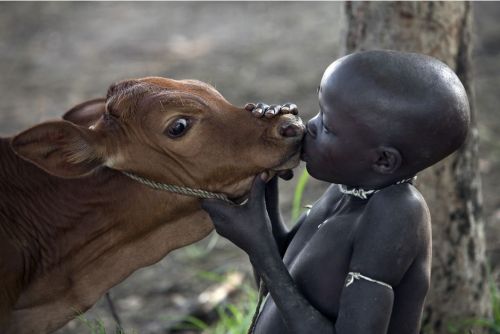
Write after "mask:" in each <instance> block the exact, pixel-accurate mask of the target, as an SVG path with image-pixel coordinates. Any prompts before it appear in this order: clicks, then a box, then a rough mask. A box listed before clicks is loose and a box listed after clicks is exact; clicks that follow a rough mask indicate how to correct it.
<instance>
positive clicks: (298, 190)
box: [292, 168, 309, 221]
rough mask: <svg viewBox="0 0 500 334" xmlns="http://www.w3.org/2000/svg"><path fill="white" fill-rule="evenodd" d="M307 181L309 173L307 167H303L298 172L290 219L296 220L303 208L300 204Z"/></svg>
mask: <svg viewBox="0 0 500 334" xmlns="http://www.w3.org/2000/svg"><path fill="white" fill-rule="evenodd" d="M308 181H309V173H307V169H305V168H304V170H303V171H302V173H301V174H300V177H299V180H298V181H297V185H296V186H295V192H294V194H293V204H292V221H296V220H297V218H299V216H300V214H301V213H302V211H303V210H304V205H303V204H302V195H303V194H304V190H305V188H306V184H307V182H308Z"/></svg>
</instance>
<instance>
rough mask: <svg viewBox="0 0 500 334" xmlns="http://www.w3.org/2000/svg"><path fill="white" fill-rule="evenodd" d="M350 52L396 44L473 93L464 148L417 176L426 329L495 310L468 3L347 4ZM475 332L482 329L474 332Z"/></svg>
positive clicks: (440, 328)
mask: <svg viewBox="0 0 500 334" xmlns="http://www.w3.org/2000/svg"><path fill="white" fill-rule="evenodd" d="M345 10H346V20H347V32H346V36H345V38H346V40H345V43H346V51H347V53H351V52H354V51H359V50H368V49H393V50H400V51H411V52H418V53H423V54H427V55H430V56H433V57H436V58H438V59H440V60H441V61H443V62H445V63H446V64H448V66H450V67H451V68H452V69H453V70H454V71H455V72H456V73H457V74H458V76H459V77H460V79H461V80H462V82H463V84H464V86H465V88H466V89H467V92H468V95H469V102H470V104H471V111H472V125H471V132H470V135H469V138H468V140H467V142H466V144H465V145H464V147H463V148H462V149H461V150H460V151H458V152H457V153H455V154H453V155H452V156H450V157H448V158H447V159H445V160H444V161H442V162H440V163H438V164H437V165H435V166H433V167H431V168H429V169H427V170H426V171H424V172H422V173H420V174H419V180H418V185H417V186H418V188H419V189H420V190H421V192H422V193H423V195H424V197H425V199H426V201H427V203H428V205H429V208H430V211H431V217H432V225H433V229H432V233H433V263H432V286H431V290H430V292H429V294H428V296H427V302H426V308H425V313H424V317H423V324H422V328H423V330H424V332H430V333H448V331H447V327H448V325H449V324H453V323H456V321H457V319H462V320H463V319H464V318H466V317H485V316H488V315H489V313H490V306H489V295H488V284H487V280H488V278H487V274H486V258H485V240H484V232H483V220H482V217H481V182H480V177H479V172H478V132H477V128H476V116H475V108H474V94H473V89H472V76H471V61H470V54H471V46H472V45H471V31H470V29H471V23H472V22H471V18H472V13H471V11H472V8H471V3H469V2H346V4H345ZM474 333H480V331H479V330H475V331H474Z"/></svg>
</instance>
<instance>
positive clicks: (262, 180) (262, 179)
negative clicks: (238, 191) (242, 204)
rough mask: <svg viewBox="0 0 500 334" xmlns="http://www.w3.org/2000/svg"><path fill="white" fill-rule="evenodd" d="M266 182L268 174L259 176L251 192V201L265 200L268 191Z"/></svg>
mask: <svg viewBox="0 0 500 334" xmlns="http://www.w3.org/2000/svg"><path fill="white" fill-rule="evenodd" d="M266 180H267V174H266V172H264V173H261V174H259V175H257V176H256V177H255V179H254V181H253V185H252V190H251V191H250V196H249V198H250V200H251V201H252V202H253V201H256V200H264V192H265V189H266Z"/></svg>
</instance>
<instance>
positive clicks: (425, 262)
mask: <svg viewBox="0 0 500 334" xmlns="http://www.w3.org/2000/svg"><path fill="white" fill-rule="evenodd" d="M318 97H319V105H320V112H319V113H318V115H317V116H316V117H314V118H313V119H311V120H310V121H309V122H308V124H307V134H306V135H305V138H304V142H303V160H304V161H305V163H306V167H307V170H308V171H309V173H310V174H311V175H312V176H313V177H315V178H318V179H321V180H324V181H328V182H331V183H334V184H333V185H332V186H330V188H329V189H328V190H327V191H326V192H325V194H324V195H323V196H322V197H321V198H320V199H319V200H318V201H317V202H316V203H315V204H314V206H313V207H312V209H311V210H310V211H309V212H308V213H307V214H304V215H303V216H302V217H301V218H300V219H299V221H298V223H297V224H296V225H295V226H294V227H293V228H292V229H291V230H290V231H288V229H287V228H286V226H285V224H283V222H282V219H281V215H280V213H279V209H278V192H277V179H276V178H273V179H272V180H271V181H269V182H267V183H266V182H265V181H264V179H265V177H264V176H263V175H261V176H259V177H257V178H256V180H255V183H254V186H253V189H252V192H251V194H250V198H249V201H248V202H247V203H246V204H245V205H242V206H228V205H225V204H223V203H220V202H217V201H213V200H207V201H204V202H203V207H204V209H205V210H207V211H208V212H209V214H210V216H211V217H212V219H213V221H214V224H215V227H216V230H217V232H218V233H219V234H221V235H223V236H224V237H226V238H228V239H230V240H231V241H232V242H233V243H235V244H236V245H237V246H238V247H240V248H242V249H243V250H244V251H245V252H246V253H247V254H248V255H249V258H250V261H251V263H252V265H253V266H254V268H255V270H256V272H257V273H258V275H259V276H260V278H261V279H262V280H263V281H264V283H265V285H266V287H267V289H268V290H269V293H270V296H269V297H268V298H267V300H266V302H265V304H264V307H263V309H262V312H261V314H260V315H259V318H258V320H257V324H256V327H255V330H254V332H255V333H264V334H267V333H269V334H279V333H283V334H284V333H317V334H322V333H340V334H356V333H363V334H367V333H370V334H378V333H380V334H382V333H397V334H406V333H418V332H419V328H420V319H421V315H422V309H423V303H424V299H425V295H426V293H427V290H428V288H429V284H430V261H431V226H430V217H429V212H428V209H427V205H426V203H425V201H424V199H423V198H422V196H421V195H420V193H419V192H418V190H417V189H416V188H415V187H413V186H412V185H411V184H410V183H402V184H395V183H396V182H397V181H399V180H402V179H406V178H411V177H412V176H414V175H415V174H416V173H417V172H418V171H420V170H422V169H424V168H426V167H428V166H430V165H432V164H434V163H435V162H437V161H439V160H441V159H443V158H444V157H445V156H447V155H449V154H450V153H452V152H453V151H455V150H456V149H457V148H458V147H460V145H461V144H462V143H463V141H464V140H465V137H466V133H467V127H468V123H469V111H468V102H467V96H466V93H465V90H464V89H463V86H462V85H461V84H460V81H459V80H458V78H457V77H456V76H455V75H454V73H453V72H452V71H451V70H450V69H449V68H447V67H446V66H445V65H444V64H442V63H440V62H439V61H437V60H435V59H433V58H430V57H425V56H422V55H416V54H408V53H398V52H392V51H370V52H364V53H358V54H353V55H349V56H346V57H344V58H342V59H340V60H338V61H336V62H334V63H333V64H332V65H330V67H329V68H328V69H327V70H326V71H325V74H324V76H323V78H322V80H321V84H320V87H319V91H318ZM278 109H279V107H278ZM337 184H344V185H347V186H349V187H359V188H364V189H379V191H378V192H376V193H374V194H373V195H371V196H369V197H368V198H367V199H362V198H358V197H355V196H352V195H349V194H345V193H342V192H341V191H340V188H339V186H338V185H337ZM350 272H358V273H360V274H362V275H363V276H364V277H367V278H369V279H365V278H361V279H355V280H354V281H353V282H352V283H351V284H349V285H348V286H347V284H346V278H347V277H348V273H350ZM370 279H372V280H370ZM373 280H374V281H373ZM384 283H385V284H384Z"/></svg>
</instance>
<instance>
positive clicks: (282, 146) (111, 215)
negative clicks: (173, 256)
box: [0, 77, 303, 334]
mask: <svg viewBox="0 0 500 334" xmlns="http://www.w3.org/2000/svg"><path fill="white" fill-rule="evenodd" d="M64 119H65V120H63V121H54V122H48V123H43V124H39V125H37V126H35V127H33V128H30V129H28V130H26V131H24V132H22V133H20V134H18V135H17V136H15V137H13V138H1V139H0V157H1V160H0V332H1V333H16V334H22V333H48V332H52V331H54V330H56V329H58V328H60V327H61V326H63V325H64V324H65V323H66V322H68V321H69V320H71V319H72V318H73V317H74V316H75V314H76V313H77V312H83V311H85V310H87V309H88V308H89V307H91V306H92V305H93V304H94V303H95V302H96V301H97V300H98V299H99V298H100V297H101V296H102V295H103V294H104V293H105V292H106V291H107V290H108V289H110V288H111V287H112V286H114V285H116V284H117V283H119V282H120V281H122V280H124V279H125V278H126V277H127V276H129V275H130V274H131V273H132V272H133V271H135V270H136V269H138V268H141V267H144V266H147V265H151V264H153V263H155V262H157V261H159V260H160V259H162V258H163V257H164V256H165V255H166V254H168V253H169V252H170V251H171V250H173V249H176V248H179V247H182V246H186V245H188V244H191V243H193V242H195V241H198V240H200V239H202V238H203V237H205V236H206V235H207V234H208V233H210V231H212V229H213V226H212V223H211V221H210V219H209V217H208V215H207V214H205V212H204V211H202V210H201V209H200V205H199V200H198V199H196V198H193V197H188V196H184V195H177V194H172V193H168V192H163V191H158V190H153V189H151V188H149V187H146V186H144V185H142V184H140V183H138V182H136V181H134V180H132V179H130V178H129V177H127V176H126V175H124V174H123V173H122V172H121V171H126V172H132V173H134V174H136V175H140V176H142V177H146V178H148V179H151V180H155V181H158V182H163V183H167V184H174V185H183V186H188V187H192V188H201V189H204V190H208V191H213V192H218V193H224V194H227V195H228V197H229V198H231V199H240V198H242V197H244V196H245V194H246V193H248V191H249V189H250V187H251V183H252V180H253V178H254V176H255V175H256V174H258V173H259V172H261V171H264V170H280V169H285V168H290V167H293V166H295V165H296V164H297V163H298V151H299V146H300V140H301V137H302V135H303V125H302V123H301V121H300V119H299V118H298V117H296V116H294V115H290V114H288V115H282V116H279V117H275V118H271V119H266V118H256V117H254V116H252V115H251V114H250V113H249V112H248V111H246V110H244V109H242V108H237V107H235V106H233V105H231V104H230V103H229V102H227V101H226V100H225V99H224V98H223V97H222V96H221V95H220V94H219V93H218V92H217V91H216V90H215V89H214V88H212V87H211V86H209V85H207V84H204V83H202V82H199V81H194V80H184V81H175V80H170V79H164V78H155V77H151V78H144V79H138V80H129V81H124V82H121V83H118V84H115V85H113V86H111V88H110V89H109V91H108V96H107V98H106V99H97V100H93V101H89V102H86V103H83V104H81V105H79V106H77V107H75V108H73V109H72V110H70V111H69V112H68V113H66V115H64ZM290 129H292V130H291V131H290Z"/></svg>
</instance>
